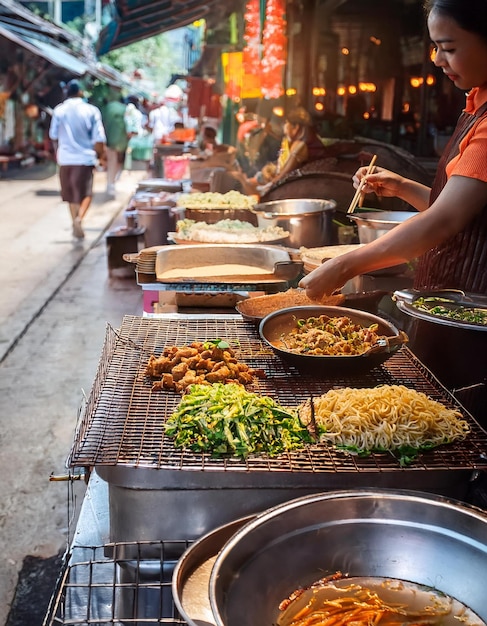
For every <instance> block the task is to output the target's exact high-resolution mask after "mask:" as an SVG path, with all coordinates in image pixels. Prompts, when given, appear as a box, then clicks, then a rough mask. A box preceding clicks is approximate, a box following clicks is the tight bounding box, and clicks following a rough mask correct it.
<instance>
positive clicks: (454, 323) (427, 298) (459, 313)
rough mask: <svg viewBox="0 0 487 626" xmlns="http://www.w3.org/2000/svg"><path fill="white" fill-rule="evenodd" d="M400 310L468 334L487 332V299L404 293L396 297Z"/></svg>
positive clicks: (454, 294)
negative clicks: (468, 331) (470, 331)
mask: <svg viewBox="0 0 487 626" xmlns="http://www.w3.org/2000/svg"><path fill="white" fill-rule="evenodd" d="M392 298H393V300H395V302H396V305H397V308H398V309H399V310H400V311H402V312H403V313H406V314H407V315H410V316H412V317H415V318H418V319H421V320H425V321H427V322H433V323H436V324H442V325H443V326H450V327H452V328H460V329H465V330H476V331H487V297H486V296H482V295H480V294H470V293H465V292H463V291H461V290H457V289H441V290H432V291H417V290H415V289H403V290H400V291H395V292H394V294H393V296H392Z"/></svg>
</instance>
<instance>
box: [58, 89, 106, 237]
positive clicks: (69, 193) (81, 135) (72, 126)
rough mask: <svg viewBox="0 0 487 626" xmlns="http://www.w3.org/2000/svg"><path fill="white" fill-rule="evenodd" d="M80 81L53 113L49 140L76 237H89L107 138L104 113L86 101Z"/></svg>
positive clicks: (62, 195) (68, 90)
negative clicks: (88, 217) (85, 223)
mask: <svg viewBox="0 0 487 626" xmlns="http://www.w3.org/2000/svg"><path fill="white" fill-rule="evenodd" d="M82 96H83V94H82V92H81V89H80V86H79V84H78V83H77V82H76V81H74V80H73V81H71V82H69V83H68V85H67V92H66V100H65V101H64V102H62V103H61V104H58V105H57V106H56V107H55V108H54V111H53V115H52V120H51V127H50V129H49V137H50V138H51V139H52V141H53V144H54V148H55V150H56V159H57V163H58V165H59V179H60V182H61V197H62V199H63V200H64V201H65V202H68V204H69V210H70V213H71V219H72V220H73V236H74V237H75V238H76V239H82V238H83V237H84V236H85V235H84V232H83V228H82V226H81V220H82V219H83V217H84V216H85V214H86V212H87V211H88V209H89V207H90V204H91V200H92V197H93V168H94V167H95V165H96V163H97V159H102V158H104V157H105V145H106V135H105V129H104V128H103V123H102V119H101V113H100V110H99V109H98V108H97V107H95V106H93V105H92V104H88V102H85V101H84V100H83V97H82Z"/></svg>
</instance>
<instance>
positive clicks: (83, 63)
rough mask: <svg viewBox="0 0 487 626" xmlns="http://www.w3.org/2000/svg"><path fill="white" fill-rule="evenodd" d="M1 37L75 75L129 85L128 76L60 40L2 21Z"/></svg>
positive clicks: (118, 84) (0, 23) (120, 85)
mask: <svg viewBox="0 0 487 626" xmlns="http://www.w3.org/2000/svg"><path fill="white" fill-rule="evenodd" d="M0 37H5V38H6V39H9V40H10V41H12V42H13V43H15V44H16V45H18V46H21V47H22V48H24V49H26V50H28V51H29V52H31V53H32V54H35V55H36V56H39V57H41V58H43V59H45V60H46V61H48V62H49V63H51V64H52V65H55V66H56V67H60V68H63V69H65V70H67V71H68V72H69V73H70V74H72V75H73V76H84V75H85V74H89V75H91V76H93V77H95V78H98V79H100V80H102V81H103V82H105V83H108V84H109V85H112V86H114V87H129V86H130V82H129V81H128V79H127V78H125V77H124V76H123V75H121V74H120V73H119V72H116V71H115V70H113V69H112V68H110V67H108V66H106V65H103V64H102V63H99V62H98V61H96V60H93V61H92V60H89V59H83V58H81V57H79V56H76V55H75V54H74V53H73V52H72V51H70V50H69V49H68V48H67V46H64V45H63V44H61V43H60V42H58V41H55V40H51V41H47V40H46V38H42V36H41V35H39V36H35V34H34V33H29V34H27V32H25V31H19V30H18V29H13V28H12V27H11V26H6V25H5V24H3V23H2V22H1V21H0Z"/></svg>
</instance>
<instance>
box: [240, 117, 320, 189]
mask: <svg viewBox="0 0 487 626" xmlns="http://www.w3.org/2000/svg"><path fill="white" fill-rule="evenodd" d="M325 156H326V148H325V145H324V144H323V142H322V141H321V139H320V137H319V136H318V134H317V133H316V131H315V130H314V128H313V124H312V120H311V116H310V114H309V113H308V112H307V111H306V109H304V108H303V107H296V108H295V109H292V110H291V111H290V112H289V113H288V115H287V116H286V119H285V122H284V138H283V140H282V142H281V151H280V155H279V158H278V161H277V163H276V165H275V167H272V165H271V164H268V165H266V166H265V167H263V168H262V170H261V171H260V172H258V173H257V174H256V175H255V176H254V177H253V178H247V177H246V176H245V175H244V174H242V173H237V174H235V176H236V178H237V180H239V182H240V183H241V185H242V187H243V189H244V190H245V193H248V194H255V193H259V194H260V195H262V194H263V193H264V192H265V191H267V189H268V188H269V187H270V186H271V185H273V184H275V183H276V182H277V181H278V180H280V179H282V178H284V177H285V176H287V174H289V173H290V172H292V171H293V170H295V169H297V168H299V167H300V166H302V165H304V164H305V163H309V162H310V161H316V160H318V159H322V158H324V157H325Z"/></svg>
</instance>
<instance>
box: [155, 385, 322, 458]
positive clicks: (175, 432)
mask: <svg viewBox="0 0 487 626" xmlns="http://www.w3.org/2000/svg"><path fill="white" fill-rule="evenodd" d="M166 433H167V435H169V436H170V437H174V442H175V445H176V446H177V447H181V448H188V449H190V450H192V451H194V452H207V453H210V454H212V455H213V456H216V457H220V456H227V455H235V456H239V457H242V458H245V457H247V456H248V455H250V454H254V453H267V454H268V455H269V456H276V455H278V454H280V453H282V452H284V451H286V450H293V449H295V448H300V447H303V446H304V444H305V443H306V442H309V441H310V440H311V438H310V435H309V433H308V431H307V429H306V427H305V426H304V425H303V424H302V423H301V422H300V420H299V417H298V415H297V413H296V412H294V411H291V410H289V409H285V408H283V407H281V406H279V405H278V404H277V403H276V402H275V401H274V400H273V399H272V398H270V397H268V396H259V395H257V394H254V393H251V392H249V391H247V390H246V389H245V388H244V387H243V386H241V385H238V384H236V383H227V384H223V383H215V384H213V385H199V384H195V385H191V386H190V387H189V388H188V392H187V393H186V394H185V395H184V396H183V398H182V400H181V402H180V404H179V406H178V408H177V410H176V411H175V412H174V413H173V414H172V415H171V416H170V418H169V419H168V421H167V424H166Z"/></svg>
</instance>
